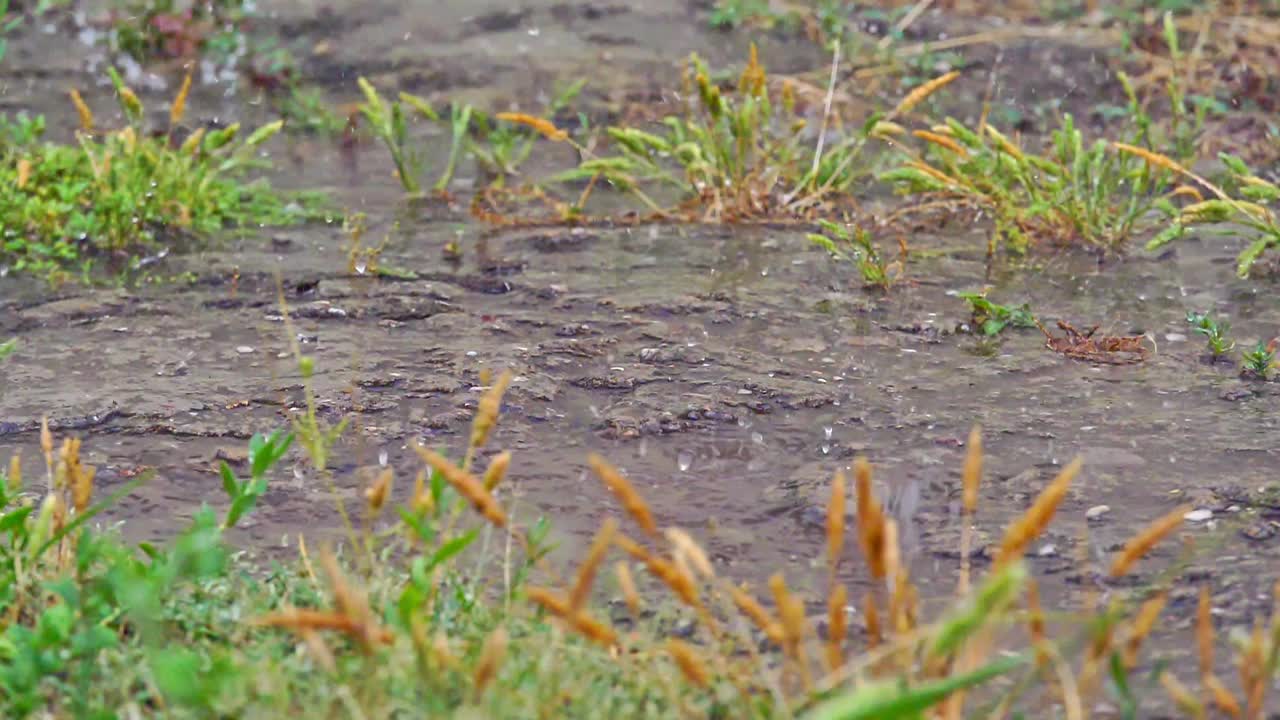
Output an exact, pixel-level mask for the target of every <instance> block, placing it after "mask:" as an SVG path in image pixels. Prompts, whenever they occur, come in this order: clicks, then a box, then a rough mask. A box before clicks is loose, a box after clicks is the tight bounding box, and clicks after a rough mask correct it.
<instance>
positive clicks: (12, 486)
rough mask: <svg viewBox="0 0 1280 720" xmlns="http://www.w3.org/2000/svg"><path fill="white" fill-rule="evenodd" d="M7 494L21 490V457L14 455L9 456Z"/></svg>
mask: <svg viewBox="0 0 1280 720" xmlns="http://www.w3.org/2000/svg"><path fill="white" fill-rule="evenodd" d="M7 479H8V482H9V493H10V494H13V493H16V492H18V491H20V490H22V456H21V455H19V454H18V453H14V454H13V455H10V456H9V476H8V478H7Z"/></svg>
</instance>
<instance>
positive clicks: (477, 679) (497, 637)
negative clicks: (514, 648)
mask: <svg viewBox="0 0 1280 720" xmlns="http://www.w3.org/2000/svg"><path fill="white" fill-rule="evenodd" d="M506 656H507V630H506V628H505V627H503V626H501V625H499V626H498V627H497V629H495V630H494V631H493V632H492V633H490V634H489V637H488V638H486V639H485V641H484V648H483V649H481V651H480V661H479V662H477V663H476V670H475V673H474V674H473V675H472V678H471V681H472V684H473V685H474V686H475V689H476V697H477V698H478V697H479V696H480V695H482V694H484V691H485V689H486V688H488V687H489V684H490V683H491V682H493V679H494V677H496V676H497V674H498V670H500V669H501V668H502V662H503V660H505V659H506Z"/></svg>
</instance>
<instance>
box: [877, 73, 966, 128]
mask: <svg viewBox="0 0 1280 720" xmlns="http://www.w3.org/2000/svg"><path fill="white" fill-rule="evenodd" d="M958 77H960V71H959V70H952V71H951V72H949V73H947V74H945V75H941V76H939V77H936V78H934V79H932V80H930V81H929V82H927V83H925V84H923V85H921V86H920V87H918V88H916V89H914V90H912V91H911V92H909V93H907V95H906V97H904V98H902V100H901V101H900V102H899V103H898V105H897V107H895V108H894V109H893V111H892V112H890V113H889V115H890V117H896V116H898V115H904V114H906V113H909V112H911V110H912V109H913V108H915V106H917V105H919V104H920V103H922V102H924V101H925V100H926V99H927V98H928V97H929V96H930V95H932V94H934V93H935V92H937V91H939V90H941V89H942V88H944V87H946V86H948V85H950V84H951V83H952V82H954V81H955V79H956V78H958Z"/></svg>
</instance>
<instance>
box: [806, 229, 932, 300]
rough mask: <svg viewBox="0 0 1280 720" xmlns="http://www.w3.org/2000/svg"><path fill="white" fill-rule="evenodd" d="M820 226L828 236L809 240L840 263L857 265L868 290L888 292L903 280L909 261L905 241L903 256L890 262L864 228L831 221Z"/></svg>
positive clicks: (824, 234)
mask: <svg viewBox="0 0 1280 720" xmlns="http://www.w3.org/2000/svg"><path fill="white" fill-rule="evenodd" d="M818 224H819V225H821V226H822V229H823V230H824V231H825V232H824V233H809V234H808V235H807V237H808V238H809V240H810V241H811V242H813V243H814V244H816V245H818V246H819V247H821V248H823V249H824V250H826V251H827V252H829V253H831V254H832V255H834V256H835V257H836V258H837V259H839V260H842V261H845V262H852V263H854V265H855V266H856V267H857V268H858V272H859V273H860V274H861V275H862V282H863V283H864V284H866V285H867V286H869V287H877V288H880V289H881V290H888V289H889V288H890V287H892V286H893V285H894V283H896V282H898V281H899V280H901V279H902V275H903V273H904V271H905V270H906V260H907V246H906V241H905V240H901V241H899V242H900V249H901V254H900V255H899V257H898V259H897V260H892V261H890V260H886V259H885V258H884V256H883V255H882V254H881V253H880V251H879V249H878V248H876V246H875V244H874V243H873V242H872V241H871V233H869V232H867V231H866V230H864V229H863V228H861V227H859V226H856V225H848V224H844V225H842V224H840V223H834V222H831V221H830V220H819V221H818Z"/></svg>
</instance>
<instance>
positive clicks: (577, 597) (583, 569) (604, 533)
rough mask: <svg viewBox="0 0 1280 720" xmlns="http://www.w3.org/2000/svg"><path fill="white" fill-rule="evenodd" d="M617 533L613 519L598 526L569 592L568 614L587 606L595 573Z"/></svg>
mask: <svg viewBox="0 0 1280 720" xmlns="http://www.w3.org/2000/svg"><path fill="white" fill-rule="evenodd" d="M617 531H618V523H617V521H616V520H614V519H613V518H605V521H604V522H603V523H602V524H601V525H600V530H599V531H598V532H596V537H595V539H594V540H592V541H591V548H590V549H589V550H588V551H587V557H586V558H584V559H583V561H582V565H581V566H580V567H579V568H578V575H577V577H576V578H575V579H574V582H573V587H572V588H571V589H570V590H569V612H571V613H576V612H578V611H579V610H581V609H582V608H583V606H585V605H586V604H587V597H588V596H590V595H591V586H592V584H593V583H594V582H595V579H596V573H597V572H599V570H600V564H601V563H603V562H604V556H605V555H606V554H607V553H608V552H609V547H610V546H611V545H612V544H613V536H614V533H616V532H617Z"/></svg>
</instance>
